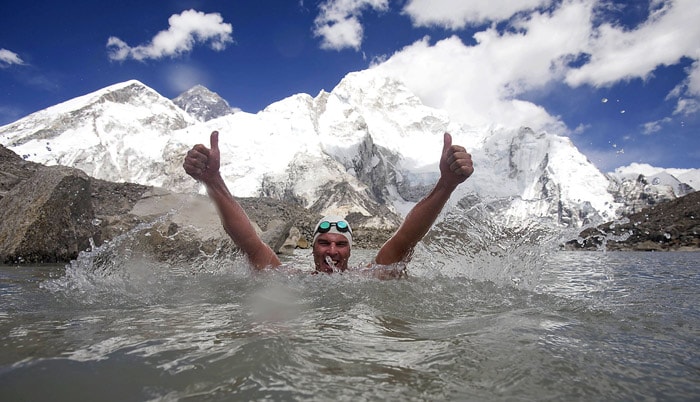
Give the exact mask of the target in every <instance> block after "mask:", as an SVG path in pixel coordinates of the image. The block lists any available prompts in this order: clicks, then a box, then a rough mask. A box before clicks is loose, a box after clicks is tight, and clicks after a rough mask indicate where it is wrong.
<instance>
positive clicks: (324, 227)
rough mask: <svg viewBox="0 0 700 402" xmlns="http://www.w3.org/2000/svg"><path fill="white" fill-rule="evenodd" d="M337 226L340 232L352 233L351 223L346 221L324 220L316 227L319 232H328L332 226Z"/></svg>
mask: <svg viewBox="0 0 700 402" xmlns="http://www.w3.org/2000/svg"><path fill="white" fill-rule="evenodd" d="M333 226H335V227H336V229H338V232H340V233H346V232H350V234H352V229H350V225H348V223H347V222H345V221H338V222H328V221H323V222H321V223H319V224H318V227H317V228H316V232H317V233H327V232H328V231H329V230H331V227H333Z"/></svg>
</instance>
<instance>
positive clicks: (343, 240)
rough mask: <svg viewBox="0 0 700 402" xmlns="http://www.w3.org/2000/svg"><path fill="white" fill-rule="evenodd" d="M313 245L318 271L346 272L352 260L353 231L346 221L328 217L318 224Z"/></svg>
mask: <svg viewBox="0 0 700 402" xmlns="http://www.w3.org/2000/svg"><path fill="white" fill-rule="evenodd" d="M312 245H313V256H314V265H315V266H316V270H317V271H320V272H327V273H332V272H336V271H345V270H346V269H347V267H348V259H349V258H350V248H351V246H352V229H350V225H349V224H348V222H347V221H346V220H345V219H343V218H341V217H337V216H326V217H324V218H323V219H321V220H320V221H319V222H318V224H316V228H315V229H314V240H313V243H312Z"/></svg>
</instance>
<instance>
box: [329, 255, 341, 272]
mask: <svg viewBox="0 0 700 402" xmlns="http://www.w3.org/2000/svg"><path fill="white" fill-rule="evenodd" d="M326 264H328V266H329V267H331V269H332V270H333V272H340V269H339V268H338V267H337V266H336V265H335V262H334V261H333V259H332V258H331V257H330V256H326Z"/></svg>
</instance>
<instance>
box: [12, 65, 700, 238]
mask: <svg viewBox="0 0 700 402" xmlns="http://www.w3.org/2000/svg"><path fill="white" fill-rule="evenodd" d="M199 112H204V111H203V110H199V111H198V113H199ZM214 130H217V131H219V132H220V139H219V146H220V148H221V154H222V167H221V171H222V175H223V176H224V179H225V180H226V181H227V183H228V184H229V186H230V188H231V191H232V192H233V193H234V194H236V195H237V196H270V197H274V198H278V199H285V200H289V201H294V202H297V203H300V204H302V205H304V206H305V207H307V208H311V209H312V210H314V211H317V212H320V213H328V214H335V215H348V214H354V216H361V217H364V219H365V224H366V225H368V226H376V227H389V226H395V225H396V224H397V223H398V222H399V221H400V220H399V216H398V215H400V214H405V213H406V212H407V211H408V209H409V208H410V207H411V206H412V205H413V204H414V203H415V202H416V201H418V200H419V199H420V198H421V197H422V196H423V195H425V194H426V192H427V191H428V190H429V189H430V188H431V187H432V185H433V183H434V182H435V180H436V179H437V177H438V167H437V166H438V160H439V156H440V152H441V150H442V146H443V143H442V141H443V133H444V132H445V131H448V132H450V133H451V134H452V135H453V139H454V140H453V142H454V143H456V144H461V145H464V146H465V147H467V149H468V150H469V151H470V152H471V153H472V155H473V158H474V162H475V168H476V172H475V174H474V176H473V177H472V178H471V179H470V180H468V181H467V182H466V183H465V184H464V185H462V186H460V187H459V188H458V191H457V192H456V193H455V194H454V196H453V199H452V200H451V202H450V205H449V206H452V205H454V204H455V203H456V202H457V201H459V200H460V199H462V198H464V197H469V199H470V200H474V199H477V200H481V201H480V202H483V203H489V204H490V205H493V208H491V209H492V210H493V216H492V217H490V219H493V220H495V221H498V222H500V223H502V224H504V225H507V226H518V225H528V224H529V223H530V222H538V223H540V224H546V225H552V226H557V227H561V226H568V227H577V226H581V225H585V224H589V223H596V222H599V221H601V220H609V219H612V218H614V217H616V216H617V215H618V214H619V213H620V212H622V211H624V210H625V208H630V207H631V208H637V206H638V199H639V197H638V196H639V191H650V190H654V189H658V188H661V187H663V188H666V187H664V186H675V187H676V188H678V189H679V190H678V192H675V193H674V191H675V190H674V191H671V196H678V195H682V194H681V193H683V192H687V191H691V190H693V189H695V188H697V186H694V184H696V183H697V180H698V177H699V176H698V171H700V170H683V171H680V170H679V171H665V172H664V171H662V170H658V169H657V168H651V167H648V168H647V167H646V166H638V167H635V166H630V167H629V168H627V169H620V170H619V171H618V172H615V173H612V174H609V175H608V176H606V175H604V174H602V173H601V172H600V171H599V170H598V169H597V168H596V167H595V166H594V165H592V164H591V163H590V162H589V161H588V160H587V159H586V158H585V156H584V155H583V154H581V153H580V152H579V151H578V150H577V149H576V147H575V146H574V145H573V144H572V143H571V141H570V140H569V139H568V138H566V137H562V136H558V135H555V134H551V133H543V132H540V133H536V132H533V131H532V130H530V129H528V128H522V129H520V130H511V129H502V128H491V127H469V126H465V125H459V124H456V123H454V122H453V121H452V120H451V119H450V116H449V115H448V114H447V113H446V112H444V111H441V110H436V109H432V108H429V107H427V106H425V105H423V104H422V103H421V101H420V99H419V98H418V97H417V96H416V95H415V94H413V93H411V92H410V91H409V90H408V89H407V88H406V87H405V86H404V85H403V84H401V83H400V82H398V81H395V80H392V79H389V78H386V77H384V76H382V75H381V74H380V73H378V72H377V71H376V70H366V71H362V72H357V73H351V74H349V75H347V76H346V77H345V78H344V79H343V80H342V81H341V82H340V83H339V84H338V85H337V86H336V87H335V88H334V89H333V90H332V91H330V92H325V91H321V92H320V93H319V94H318V95H317V96H316V97H312V96H310V95H308V94H297V95H293V96H290V97H288V98H286V99H283V100H281V101H279V102H275V103H273V104H271V105H269V106H268V107H267V108H265V109H264V110H262V111H260V112H258V113H256V114H251V113H245V112H238V113H235V114H226V115H223V116H220V117H218V118H213V119H211V120H208V121H204V122H202V121H199V120H198V119H196V118H195V117H193V116H191V115H189V114H188V113H187V112H185V111H184V110H182V109H181V108H179V107H177V106H176V105H175V104H174V103H173V102H172V101H170V100H168V99H166V98H164V97H162V96H160V95H159V94H157V93H156V92H155V91H153V90H152V89H150V88H148V87H146V86H145V85H143V84H141V83H139V82H138V81H128V82H125V83H121V84H116V85H113V86H110V87H107V88H104V89H102V90H99V91H96V92H94V93H92V94H88V95H85V96H82V97H79V98H75V99H73V100H70V101H68V102H64V103H62V104H60V105H56V106H54V107H51V108H48V109H45V110H43V111H40V112H37V113H34V114H32V115H30V116H27V117H25V118H23V119H21V120H18V121H17V122H15V123H12V124H10V125H7V126H4V127H0V143H2V144H3V145H5V146H7V147H9V148H11V149H12V150H14V151H15V152H17V153H18V154H20V155H22V156H23V157H25V158H27V159H31V160H33V161H35V162H39V163H44V164H48V165H52V164H62V165H68V166H74V167H77V168H80V169H82V170H84V171H85V172H86V173H88V174H89V175H92V176H94V177H97V178H101V179H106V180H111V181H131V182H136V183H141V184H147V185H155V186H162V187H165V188H168V189H171V190H174V191H202V189H201V187H200V186H199V185H198V184H197V183H196V182H195V181H194V180H192V179H191V178H189V177H187V176H186V175H185V174H184V171H183V170H182V158H183V157H184V154H185V153H186V151H187V150H188V149H189V148H190V147H192V146H193V145H194V144H196V143H203V144H206V145H208V144H209V134H210V133H211V132H212V131H214ZM635 169H637V170H644V169H647V170H646V172H647V175H648V177H650V178H651V179H650V180H642V181H639V180H638V176H639V174H638V173H637V174H634V173H633V171H635ZM649 173H651V175H649ZM630 183H632V184H630ZM640 183H641V184H640ZM664 194H665V193H664ZM635 197H636V198H635ZM642 198H643V197H642ZM630 199H634V201H630ZM449 206H448V208H449Z"/></svg>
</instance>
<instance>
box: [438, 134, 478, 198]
mask: <svg viewBox="0 0 700 402" xmlns="http://www.w3.org/2000/svg"><path fill="white" fill-rule="evenodd" d="M472 173H474V163H473V162H472V156H471V154H469V153H468V152H467V150H466V149H464V147H463V146H460V145H452V136H451V135H450V133H445V136H444V145H443V147H442V156H441V157H440V176H441V177H442V178H443V179H444V180H445V181H446V182H447V183H448V184H450V185H453V186H455V187H456V186H457V185H458V184H460V183H462V182H463V181H465V180H467V178H469V176H471V175H472Z"/></svg>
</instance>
